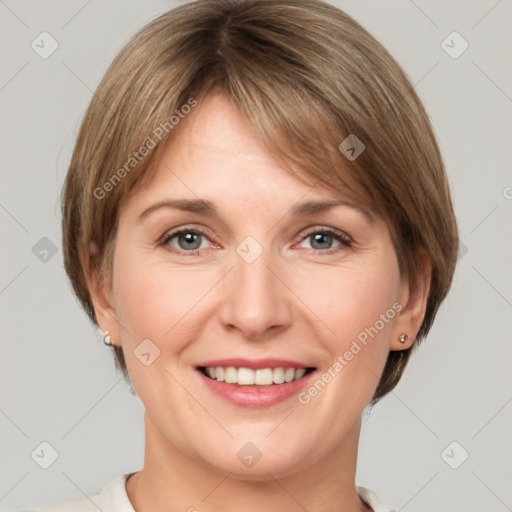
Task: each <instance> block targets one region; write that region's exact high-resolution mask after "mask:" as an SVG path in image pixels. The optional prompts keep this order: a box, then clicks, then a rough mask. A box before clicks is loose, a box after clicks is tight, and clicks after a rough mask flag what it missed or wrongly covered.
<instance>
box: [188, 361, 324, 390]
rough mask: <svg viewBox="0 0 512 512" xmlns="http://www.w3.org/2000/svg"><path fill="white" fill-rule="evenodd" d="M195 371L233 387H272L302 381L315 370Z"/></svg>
mask: <svg viewBox="0 0 512 512" xmlns="http://www.w3.org/2000/svg"><path fill="white" fill-rule="evenodd" d="M197 369H198V370H199V371H200V372H201V373H202V374H203V375H204V376H205V377H207V378H208V379H212V380H215V381H217V382H225V383H226V384H233V385H235V386H273V385H280V384H287V383H289V382H294V381H296V380H299V379H302V378H303V377H305V376H306V375H308V374H310V373H311V372H313V371H315V369H316V368H313V367H310V368H285V367H277V368H261V369H258V370H253V369H251V368H243V367H241V368H236V367H234V366H228V367H222V366H217V367H213V366H211V367H205V366H198V367H197Z"/></svg>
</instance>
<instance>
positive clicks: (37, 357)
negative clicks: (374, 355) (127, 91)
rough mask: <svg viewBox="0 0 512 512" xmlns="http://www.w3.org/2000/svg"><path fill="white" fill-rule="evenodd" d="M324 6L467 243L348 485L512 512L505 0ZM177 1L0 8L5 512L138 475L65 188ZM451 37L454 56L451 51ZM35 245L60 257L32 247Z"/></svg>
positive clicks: (388, 498)
mask: <svg viewBox="0 0 512 512" xmlns="http://www.w3.org/2000/svg"><path fill="white" fill-rule="evenodd" d="M332 3H334V4H335V5H337V6H339V7H341V8H343V9H345V10H346V11H347V12H348V13H349V14H351V15H352V16H354V17H355V19H357V20H358V21H359V22H360V23H361V24H362V25H363V26H364V27H365V28H367V29H368V30H369V31H370V32H371V33H372V34H373V35H374V36H376V37H377V39H379V40H380V41H381V42H382V43H383V44H384V45H385V46H386V47H387V48H388V49H389V50H390V52H391V53H392V55H393V56H394V57H395V58H396V59H397V60H398V61H399V62H400V64H401V65H402V66H403V67H404V69H405V71H406V72H407V73H408V75H409V76H410V78H411V80H412V82H413V83H414V84H415V87H416V90H417V91H418V93H419V95H420V97H421V98H422V100H423V101H424V103H425V105H426V107H427V110H428V112H429V114H430V116H431V118H432V121H433V125H434V127H435V130H436V133H437V136H438V139H439V142H440V146H441V150H442V152H443V156H444V158H445V162H446V166H447V170H448V174H449V178H450V181H451V184H452V188H453V199H454V203H455V208H456V213H457V216H458V221H459V226H460V239H461V251H460V255H459V257H460V260H459V266H458V269H457V271H456V275H455V280H454V285H453V289H452V291H451V293H450V296H449V298H448V299H447V301H446V302H445V304H444V306H443V307H442V309H441V311H440V312H439V315H438V318H437V323H436V324H435V327H434V328H433V330H432V331H431V334H430V335H429V337H428V339H427V340H426V342H425V343H424V345H422V346H421V348H420V350H418V351H417V352H416V353H415V354H414V357H413V358H412V360H411V362H410V364H409V366H408V368H407V370H406V372H405V374H404V377H403V379H402V381H401V382H400V384H399V386H398V387H397V388H396V390H395V391H394V392H392V393H391V394H390V395H389V396H388V397H387V398H385V399H384V400H383V401H382V402H381V403H380V404H378V405H377V406H376V407H375V408H374V409H373V410H372V411H369V413H368V414H367V415H366V416H365V419H364V425H363V431H362V436H361V444H360V456H359V466H358V473H357V482H358V484H360V485H365V486H367V487H369V488H370V489H373V490H374V491H375V492H376V493H377V494H378V495H379V496H380V498H381V500H382V501H383V502H384V503H385V504H387V505H389V506H394V507H396V508H397V510H405V511H411V512H412V511H418V512H419V511H466V512H467V511H485V512H490V511H496V512H501V511H505V510H512V490H511V486H510V481H511V477H512V450H511V447H512V446H511V445H512V439H511V436H510V432H511V431H512V429H511V424H512V403H511V402H512V382H511V378H510V373H511V372H510V368H511V366H510V365H511V361H512V344H511V343H510V341H511V340H510V332H511V328H512V321H511V320H512V318H511V308H512V302H511V301H512V286H511V284H512V283H511V281H512V279H511V277H512V271H511V268H512V266H511V265H510V262H511V261H512V258H511V253H512V250H511V249H512V237H511V236H510V235H511V233H510V226H511V223H510V220H511V218H512V217H511V209H512V188H511V187H512V175H511V173H510V164H511V162H512V157H511V156H512V155H511V152H512V150H511V147H512V145H511V143H510V141H512V126H511V122H510V121H511V117H512V115H511V114H512V72H511V67H510V53H509V52H510V48H512V35H511V31H510V26H511V21H512V2H511V0H500V1H496V0H480V1H463V0H459V1H446V0H444V1H442V0H438V1H420V0H415V1H414V2H413V1H409V0H393V1H389V0H387V1H385V2H384V1H382V0H380V1H379V0H376V1H368V0H364V1H360V0H359V1H337V2H332ZM174 5H176V2H172V1H163V0H151V1H145V2H140V1H134V0H131V1H123V2H121V1H119V0H115V1H108V2H107V1H103V2H100V1H98V0H92V1H91V0H89V1H84V0H68V1H66V2H57V1H46V2H40V1H35V0H34V1H28V0H19V1H14V0H6V1H1V0H0V15H1V32H0V33H1V36H0V38H1V48H2V50H1V51H2V66H1V69H0V72H1V75H0V102H1V115H2V121H3V122H2V124H1V137H0V140H1V163H2V166H1V173H2V174H1V179H2V182H1V183H2V186H1V188H0V222H1V228H2V260H1V273H0V308H1V320H2V323H1V326H2V339H1V341H2V344H1V357H0V365H1V367H0V378H1V386H0V390H1V410H0V427H1V439H2V443H1V452H0V467H1V470H2V472H1V477H0V508H2V509H4V510H6V509H17V508H18V509H19V508H24V507H28V506H31V505H44V504H48V503H50V502H54V501H60V500H65V499H70V498H72V497H76V496H80V495H82V494H83V493H95V492H98V491H99V490H100V489H101V488H102V487H103V486H104V485H105V484H106V483H107V482H109V481H110V480H112V479H113V478H115V477H116V476H118V475H120V474H122V473H126V472H129V471H136V470H138V469H140V468H141V467H142V463H143V454H144V444H143V442H144V438H143V408H142V404H141V402H140V400H139V399H138V398H137V397H134V396H132V395H131V394H130V393H129V387H128V386H127V385H126V384H125V383H124V381H123V380H122V378H121V376H120V375H119V374H117V373H116V372H115V369H114V363H113V359H112V356H111V354H110V350H109V349H108V348H107V347H105V346H104V345H103V343H102V341H101V340H102V338H101V335H100V333H99V332H98V331H97V330H96V329H95V328H93V327H92V326H91V325H90V324H89V322H88V321H87V319H86V316H85V314H84V313H83V312H82V310H81V309H80V308H79V306H78V304H77V302H76V301H75V300H74V298H73V296H72V293H71V288H70V285H69V284H68V282H67V278H66V276H65V273H64V269H63V266H62V251H61V247H60V236H61V233H60V210H59V193H60V188H61V186H62V183H63V180H64V177H65V174H66V168H67V165H68V163H69V159H70V154H71V150H72V147H73V142H74V137H75V136H76V132H77V128H78V124H79V121H80V120H81V118H82V115H83V113H84V111H85V109H86V107H87V104H88V102H89V100H90V98H91V95H92V91H93V90H94V89H95V87H96V85H97V83H98V82H99V80H100V78H101V76H102V74H103V73H104V72H105V70H106V68H107V66H108V64H109V63H110V61H111V60H112V58H113V57H114V56H115V54H116V53H117V52H118V50H119V49H120V48H121V46H122V45H123V44H124V43H125V42H126V41H127V39H128V38H129V36H131V35H132V34H133V33H134V32H135V31H136V30H138V29H139V28H141V27H142V26H143V25H144V24H145V23H146V22H148V21H149V20H150V19H152V18H153V17H155V16H156V15H157V14H160V13H162V12H163V11H165V10H167V9H169V8H171V7H173V6H174ZM43 31H47V32H49V33H50V34H51V36H52V37H53V38H54V39H55V40H57V41H58V44H59V47H58V49H57V50H56V51H55V52H54V53H53V54H52V55H51V56H49V57H48V58H46V59H43V58H41V57H40V56H39V55H38V54H37V53H36V52H35V51H34V50H33V49H32V48H31V43H32V41H33V40H35V39H36V38H37V37H38V35H39V34H40V33H41V32H43ZM453 31H457V32H459V33H460V34H461V36H462V37H463V38H464V39H465V40H466V41H467V42H468V43H469V48H468V49H467V50H466V51H465V52H464V53H463V54H462V55H460V56H459V57H458V58H452V57H450V56H449V55H448V54H447V53H446V52H445V50H444V49H443V47H442V46H441V43H442V41H443V40H445V39H446V37H447V36H448V35H449V34H451V33H452V32H453ZM450 41H451V39H449V40H448V44H450V45H451V46H453V47H454V48H453V49H452V50H451V51H452V52H453V51H457V50H458V49H460V48H461V46H460V41H456V40H455V41H454V42H453V43H451V42H450ZM47 48H48V47H47ZM44 237H47V238H48V239H49V240H50V241H51V242H52V243H53V244H54V245H55V246H56V253H55V254H54V255H52V252H51V250H50V252H48V254H46V256H45V255H44V253H43V252H42V249H44V248H45V247H46V248H48V246H49V243H48V241H47V240H43V241H42V242H41V241H40V240H41V239H42V238H44ZM36 244H39V245H36ZM34 246H35V249H33V248H34ZM45 258H46V261H44V259H45ZM43 441H46V442H48V443H50V445H51V446H53V447H54V449H55V450H56V451H57V452H58V458H57V460H56V461H55V462H54V463H53V464H52V465H51V466H50V467H49V468H48V469H42V468H41V467H40V466H39V465H38V464H36V462H35V461H34V460H33V459H32V457H31V453H32V452H33V451H34V450H35V449H36V448H38V447H39V445H40V443H41V442H43ZM453 441H455V442H456V443H458V444H457V445H451V446H450V447H449V448H448V449H447V450H445V449H446V448H447V447H448V446H449V445H450V443H452V442H453ZM466 452H467V453H468V454H469V457H468V459H467V460H465V461H464V462H463V463H462V464H461V461H462V460H463V459H464V456H465V453H466ZM47 453H48V451H47ZM449 464H451V465H452V466H458V468H457V469H453V468H452V467H450V465H449Z"/></svg>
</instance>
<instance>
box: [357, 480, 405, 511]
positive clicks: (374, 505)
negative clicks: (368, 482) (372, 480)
mask: <svg viewBox="0 0 512 512" xmlns="http://www.w3.org/2000/svg"><path fill="white" fill-rule="evenodd" d="M357 494H358V495H359V497H360V498H361V499H362V500H363V501H364V502H365V503H366V505H368V506H369V507H370V508H371V509H372V510H373V512H396V511H395V509H393V508H389V507H386V506H384V505H383V504H382V502H381V501H380V499H379V497H378V496H377V495H376V494H375V493H374V492H373V491H371V490H370V489H367V488H366V487H362V486H360V485H359V486H357Z"/></svg>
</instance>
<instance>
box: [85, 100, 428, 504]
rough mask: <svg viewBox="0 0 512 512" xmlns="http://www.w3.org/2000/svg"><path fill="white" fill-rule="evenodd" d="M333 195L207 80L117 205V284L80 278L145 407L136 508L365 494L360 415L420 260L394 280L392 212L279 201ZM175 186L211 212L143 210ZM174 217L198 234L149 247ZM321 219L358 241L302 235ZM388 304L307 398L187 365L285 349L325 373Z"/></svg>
mask: <svg viewBox="0 0 512 512" xmlns="http://www.w3.org/2000/svg"><path fill="white" fill-rule="evenodd" d="M339 197H340V195H339V193H335V192H333V191H330V190H327V189H323V188H320V187H318V186H314V187H312V186H307V185H305V184H304V183H301V182H300V181H298V180H297V179H295V178H294V177H293V176H291V175H289V174H287V173H286V171H284V170H283V168H282V166H281V165H280V164H279V163H278V162H276V161H275V160H273V159H272V158H271V156H270V155H269V153H268V152H267V151H266V149H265V148H264V146H263V145H262V143H261V142H260V141H259V140H258V139H257V138H256V137H255V135H254V133H253V131H252V129H251V127H250V125H249V124H248V122H247V121H246V120H245V119H244V118H243V117H242V115H241V114H240V113H239V111H238V110H237V109H236V108H235V107H234V106H232V105H231V104H230V103H229V102H228V101H227V99H225V97H224V96H223V95H222V94H220V93H217V92H214V93H210V94H209V95H208V96H207V97H206V98H204V99H202V100H201V101H200V102H199V105H198V106H197V107H196V108H195V109H194V110H193V111H192V113H190V114H189V115H188V116H187V117H186V118H185V119H184V120H182V121H181V123H180V126H179V130H176V132H175V133H174V138H173V139H172V140H169V141H168V143H167V145H166V148H165V151H164V152H163V154H162V155H161V158H160V160H159V161H158V162H157V166H156V168H155V174H154V176H153V177H152V179H151V180H150V181H149V182H148V183H147V184H145V185H144V186H143V188H140V189H138V190H137V191H136V192H135V194H134V195H133V196H132V197H131V198H130V200H129V201H128V202H127V203H126V204H125V205H124V207H123V209H122V210H121V211H120V214H119V225H118V233H117V238H116V245H115V251H114V264H113V281H112V287H111V288H110V289H104V288H103V287H102V286H101V284H100V280H99V279H98V278H97V275H96V274H94V273H88V284H89V287H90V290H91V295H92V298H93V303H94V307H95V311H96V316H97V319H98V322H99V325H100V328H101V329H102V330H104V331H105V330H109V331H110V334H111V337H112V339H113V340H114V343H116V344H118V345H122V347H123V352H124V354H125V358H126V361H127V366H128V369H129V371H130V376H131V379H132V382H133V386H134V388H135V390H136V392H137V394H138V396H139V397H140V399H141V401H142V402H143V404H144V406H145V416H144V421H145V447H146V450H145V461H144V467H143V468H142V470H141V471H139V472H138V473H136V474H135V475H134V476H133V477H132V478H130V479H129V480H128V481H127V483H126V489H127V494H128V497H129V499H130V501H131V502H132V504H133V506H134V508H135V510H136V511H137V512H159V511H162V512H163V511H164V510H165V511H166V512H169V511H185V510H190V511H192V510H194V509H193V508H191V507H195V509H197V510H198V511H200V512H214V511H216V512H218V511H220V510H222V511H226V512H230V511H239V510H244V511H246V512H253V511H261V510H288V511H292V512H294V511H303V510H304V509H306V510H308V511H309V512H319V511H323V512H327V511H339V510H344V511H348V512H355V511H362V510H370V509H369V508H367V507H366V506H365V505H364V503H363V502H362V501H361V500H360V499H359V497H358V496H357V493H356V489H355V471H356V461H357V447H358V441H359V432H360V427H361V414H362V412H363V410H364V408H365V407H366V405H367V404H368V402H369V401H370V399H371V397H372V395H373V393H374V391H375V389H376V386H377V384H378V380H379V377H380V375H381V374H382V370H383V368H384V364H385V361H386V357H387V354H388V352H389V351H390V350H402V349H404V348H409V347H410V346H411V345H412V344H413V342H414V341H413V340H414V338H415V336H416V333H417V332H418V330H419V327H420V325H421V321H422V319H423V315H424V312H425V304H426V297H427V294H428V280H425V276H426V275H428V269H427V268H426V269H425V275H424V276H423V278H422V280H418V283H419V284H418V283H416V285H415V286H414V287H412V286H410V285H409V284H408V283H406V282H405V281H403V280H402V279H401V276H400V273H399V269H398V263H397V258H396V254H395V251H394V248H393V245H392V242H391V238H390V234H389V230H388V228H387V226H386V224H385V223H384V221H383V220H382V219H380V218H379V217H374V218H373V220H371V219H368V218H367V217H365V215H364V214H363V213H361V211H359V210H358V209H357V208H355V207H353V206H337V207H335V208H332V209H330V210H327V211H325V212H321V213H315V214H313V215H310V216H308V217H304V218H299V217H297V218H294V217H292V216H291V215H290V214H289V212H290V209H291V208H292V207H293V206H295V205H296V203H298V202H303V201H306V200H308V201H309V200H313V199H332V198H339ZM169 198H190V199H197V198H202V199H208V200H211V201H213V202H214V203H215V205H216V207H217V210H218V212H219V218H215V217H207V216H205V215H203V214H199V213H195V212H183V211H178V210H175V209H169V208H160V209H157V210H155V211H154V212H153V213H151V214H150V215H147V216H146V217H145V218H144V220H142V221H139V220H137V217H138V216H139V214H140V213H141V212H142V211H143V210H145V209H146V208H148V207H149V206H151V205H153V204H155V203H157V202H159V201H161V200H165V199H169ZM183 226H187V227H189V228H190V229H191V230H192V232H194V230H195V229H198V228H203V229H204V230H205V231H206V236H199V238H198V240H197V245H194V243H195V242H194V241H192V242H190V241H188V242H187V240H185V239H184V236H183V235H182V236H181V237H180V236H176V237H174V238H172V239H171V240H169V241H168V242H167V245H159V241H160V239H161V238H162V237H163V236H164V235H165V234H167V233H169V234H170V233H171V231H172V230H176V228H180V227H183ZM315 227H316V228H318V229H317V230H318V231H320V232H323V231H322V228H326V227H330V228H333V229H335V230H339V231H341V232H343V233H346V234H348V235H349V236H350V237H351V239H352V245H351V246H346V245H344V244H343V243H342V242H340V241H338V240H337V239H335V238H332V239H329V238H326V239H324V240H323V241H322V240H320V241H319V242H316V243H315V238H314V237H313V236H311V235H309V236H306V233H305V232H306V229H307V228H315ZM247 236H251V237H253V238H254V239H256V240H257V242H258V243H259V244H260V246H261V247H262V248H263V253H262V254H261V255H260V256H259V257H258V258H257V259H256V260H255V261H254V262H252V263H250V264H249V263H247V262H246V261H245V260H244V259H243V258H241V257H240V256H239V255H238V254H237V252H236V248H237V247H238V246H239V244H240V243H241V242H242V241H243V240H244V239H245V238H246V237H247ZM187 244H188V245H187ZM199 244H200V245H199ZM198 246H199V247H200V249H199V251H200V253H199V254H191V253H193V252H195V249H196V248H197V247H198ZM172 249H174V250H175V251H178V252H172ZM332 249H338V250H337V251H336V252H334V253H333V254H325V253H326V252H327V251H329V250H332ZM91 251H94V247H93V246H92V247H91ZM187 251H188V252H187ZM395 302H398V303H399V304H401V305H402V307H403V309H402V310H401V311H400V313H399V314H396V316H395V317H394V318H393V319H392V320H390V321H389V322H388V323H386V324H385V326H384V328H382V329H381V330H380V331H379V333H378V335H376V336H375V337H373V338H370V341H369V342H368V344H367V345H366V346H364V348H362V350H361V351H360V352H359V353H358V354H357V355H355V356H354V357H353V359H352V360H351V361H349V362H348V364H347V365H346V366H345V367H344V368H343V370H342V371H340V372H338V373H337V375H336V377H335V378H333V379H332V381H331V382H330V383H329V384H328V385H327V386H326V387H325V388H324V389H323V390H322V391H321V392H320V393H318V395H317V396H315V397H313V398H312V399H311V401H310V402H309V403H308V404H301V403H299V401H298V400H297V397H292V398H290V399H288V400H285V401H284V402H281V403H278V404H275V405H273V406H270V407H266V408H262V409H251V408H247V407H240V406H235V405H233V404H231V403H229V402H227V401H225V400H224V399H222V398H220V397H218V396H216V395H214V394H213V393H212V392H211V391H210V390H209V389H208V388H207V387H206V386H205V384H204V382H203V381H202V378H201V377H200V376H199V375H198V373H197V371H196V370H195V367H196V365H198V364H199V363H200V362H201V361H205V360H208V359H218V358H225V357H246V358H254V359H259V358H263V357H281V358H287V359H293V360H298V361H301V362H304V363H307V364H308V366H314V367H316V368H317V370H318V377H320V376H321V374H322V373H323V372H325V371H327V369H328V368H329V367H331V366H332V364H333V362H334V361H335V360H336V358H337V356H339V355H343V354H344V353H345V352H346V351H347V350H348V349H349V348H350V345H351V343H352V341H353V340H354V339H356V337H357V335H358V334H359V333H361V332H362V331H364V329H365V328H367V327H370V326H373V325H374V324H375V322H376V320H378V319H379V315H381V314H385V313H386V311H387V310H388V309H389V308H391V307H392V304H393V303H395ZM401 333H407V334H408V335H409V340H408V341H407V342H406V343H400V342H399V341H398V336H399V335H400V334H401ZM147 338H149V339H150V340H151V341H152V343H154V344H155V345H156V346H157V347H158V348H159V350H160V356H159V357H158V358H156V359H155V360H154V361H153V362H152V364H150V365H148V366H145V365H144V364H142V363H141V361H140V360H139V359H138V358H137V357H136V356H135V355H134V350H135V349H136V348H137V346H138V345H139V344H140V343H141V341H142V340H144V339H147ZM315 380H316V379H315ZM249 441H250V442H251V443H253V444H254V445H255V446H256V447H257V448H258V449H259V451H260V452H261V453H262V458H261V459H260V461H259V462H258V463H257V464H255V465H254V466H252V467H250V468H248V467H246V466H245V465H244V464H242V463H241V461H240V460H239V458H238V457H237V452H238V451H239V450H240V449H241V448H242V447H243V446H244V445H245V444H246V443H247V442H249Z"/></svg>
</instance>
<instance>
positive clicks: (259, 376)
mask: <svg viewBox="0 0 512 512" xmlns="http://www.w3.org/2000/svg"><path fill="white" fill-rule="evenodd" d="M272 382H273V372H272V368H262V369H261V370H256V372H255V374H254V384H256V385H257V386H270V384H272Z"/></svg>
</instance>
